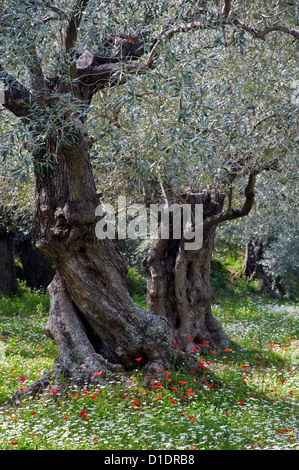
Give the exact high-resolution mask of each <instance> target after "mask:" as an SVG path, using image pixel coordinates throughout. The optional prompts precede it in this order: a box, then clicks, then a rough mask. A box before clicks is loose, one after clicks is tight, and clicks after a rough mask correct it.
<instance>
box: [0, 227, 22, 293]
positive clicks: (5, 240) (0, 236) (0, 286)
mask: <svg viewBox="0 0 299 470" xmlns="http://www.w3.org/2000/svg"><path fill="white" fill-rule="evenodd" d="M13 240H14V232H8V231H7V230H6V229H5V228H0V295H1V294H2V295H3V294H10V293H16V292H17V291H18V283H17V277H16V270H15V264H14V254H13V253H14V243H13Z"/></svg>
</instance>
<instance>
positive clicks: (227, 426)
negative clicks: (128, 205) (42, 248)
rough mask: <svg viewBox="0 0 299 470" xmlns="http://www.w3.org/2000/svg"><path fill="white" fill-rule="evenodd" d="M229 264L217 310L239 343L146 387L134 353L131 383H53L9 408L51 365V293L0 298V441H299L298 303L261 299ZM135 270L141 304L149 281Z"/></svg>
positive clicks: (223, 445) (218, 277)
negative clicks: (46, 329) (61, 389)
mask: <svg viewBox="0 0 299 470" xmlns="http://www.w3.org/2000/svg"><path fill="white" fill-rule="evenodd" d="M228 263H229V261H227V263H226V264H225V263H223V264H221V263H219V261H217V262H216V263H215V264H214V268H215V266H216V267H217V266H218V269H216V270H214V271H213V272H212V284H213V289H214V293H215V302H214V305H213V309H214V314H215V316H216V317H217V318H218V319H219V320H220V321H221V322H222V323H223V325H224V328H225V331H226V332H227V333H228V334H229V336H230V338H231V339H232V341H233V342H235V343H236V344H238V345H241V346H242V349H241V350H240V349H239V348H237V347H234V346H233V344H232V347H231V348H227V349H226V350H225V351H223V352H218V351H213V352H211V353H209V354H208V355H205V356H198V370H196V371H191V370H190V371H184V372H183V371H181V370H167V371H166V370H161V371H160V378H159V380H158V381H157V382H156V383H155V385H154V386H153V387H152V388H151V389H149V390H145V389H144V388H143V387H142V385H141V383H142V370H139V368H138V364H139V363H138V361H136V370H135V371H134V373H133V375H132V380H131V381H130V382H129V383H127V384H126V386H124V384H122V383H121V382H120V381H119V382H113V383H112V382H111V383H110V382H107V383H105V384H103V385H101V386H97V387H93V388H91V387H88V386H86V387H85V388H83V389H72V390H69V389H68V390H67V389H66V391H65V393H64V394H61V395H59V394H58V392H57V391H55V389H54V388H53V387H50V389H49V390H48V391H47V392H46V393H45V394H44V395H43V396H41V397H36V398H27V399H25V400H24V401H23V402H22V404H21V405H20V407H18V408H16V409H13V408H10V407H8V406H7V403H8V400H9V397H10V396H11V395H12V394H13V393H14V392H15V391H17V390H18V389H19V388H24V387H26V385H27V384H29V383H31V382H33V381H35V380H36V379H37V378H38V377H39V376H40V375H41V374H43V373H44V372H46V371H49V370H51V368H52V365H53V360H54V358H55V356H56V347H55V344H54V343H53V342H52V341H51V340H50V339H49V338H47V337H46V336H45V335H44V334H43V331H42V326H43V325H44V324H45V323H46V321H47V314H48V308H49V298H48V295H47V294H46V293H42V292H31V293H30V292H29V291H28V289H27V288H26V287H25V286H24V285H21V287H20V295H19V296H14V297H11V298H2V299H0V405H1V408H0V449H15V450H16V449H26V450H30V449H36V450H40V449H48V450H56V449H80V450H84V449H110V450H111V449H113V450H117V449H120V450H133V449H147V450H152V449H159V450H163V449H164V450H177V449H183V450H187V449H194V450H201V449H205V450H208V449H209V450H218V449H219V450H220V449H224V450H228V449H235V450H237V449H238V450H243V449H252V450H254V449H279V450H282V449H283V450H288V449H299V443H298V437H299V436H298V433H299V429H298V400H299V390H298V378H299V373H298V364H299V349H298V346H299V342H298V332H299V319H298V314H299V307H298V304H297V303H295V302H277V301H276V302H275V301H273V300H269V299H265V298H261V297H260V296H258V295H257V293H258V284H257V283H253V284H251V283H248V282H246V281H245V280H243V279H241V278H238V276H235V277H234V278H232V277H231V276H230V277H228V273H230V274H231V272H232V271H234V272H237V271H238V263H236V265H232V264H231V265H230V266H228ZM219 265H220V268H219ZM129 276H130V280H129V282H130V289H131V292H132V295H133V296H134V298H135V300H136V302H137V303H139V304H140V305H141V306H143V307H144V306H145V300H144V284H143V283H142V282H143V281H140V278H139V276H138V275H137V274H136V272H135V271H134V270H131V271H130V273H129ZM194 354H196V353H194ZM136 359H138V358H136ZM61 380H62V381H63V380H65V379H64V378H63V377H62V378H61ZM296 441H297V442H296Z"/></svg>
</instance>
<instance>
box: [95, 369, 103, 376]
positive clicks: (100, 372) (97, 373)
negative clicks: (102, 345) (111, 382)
mask: <svg viewBox="0 0 299 470" xmlns="http://www.w3.org/2000/svg"><path fill="white" fill-rule="evenodd" d="M102 373H103V371H101V370H100V371H99V372H95V373H94V374H93V375H102Z"/></svg>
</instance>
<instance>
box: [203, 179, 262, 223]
mask: <svg viewBox="0 0 299 470" xmlns="http://www.w3.org/2000/svg"><path fill="white" fill-rule="evenodd" d="M257 173H258V172H257V171H256V170H252V171H251V172H250V174H249V178H248V183H247V186H246V188H245V202H244V204H243V206H242V207H241V208H239V209H228V210H226V211H223V212H220V213H219V214H216V215H214V216H212V217H208V218H206V219H205V220H204V222H203V231H206V230H208V229H209V228H211V227H213V226H214V225H218V224H219V223H221V222H225V221H226V220H233V219H238V218H240V217H244V216H246V215H248V214H249V212H250V211H251V209H252V207H253V204H254V187H255V182H256V175H257Z"/></svg>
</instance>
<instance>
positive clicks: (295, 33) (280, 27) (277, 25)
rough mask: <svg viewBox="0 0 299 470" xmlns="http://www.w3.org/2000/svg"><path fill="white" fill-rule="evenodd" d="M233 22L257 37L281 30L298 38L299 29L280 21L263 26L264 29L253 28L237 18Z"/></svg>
mask: <svg viewBox="0 0 299 470" xmlns="http://www.w3.org/2000/svg"><path fill="white" fill-rule="evenodd" d="M233 23H234V24H235V25H236V26H238V27H239V28H241V29H244V31H247V32H248V33H250V34H251V35H252V36H253V37H255V38H258V39H265V37H266V36H267V34H269V33H272V32H273V31H281V32H283V33H287V34H291V35H292V36H294V37H295V38H296V39H299V31H298V30H297V29H293V28H290V27H289V26H287V25H285V24H281V23H275V24H273V25H272V26H265V28H264V29H257V28H254V27H253V26H250V25H247V24H246V23H242V22H241V21H240V20H238V19H237V18H236V19H234V20H233Z"/></svg>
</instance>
